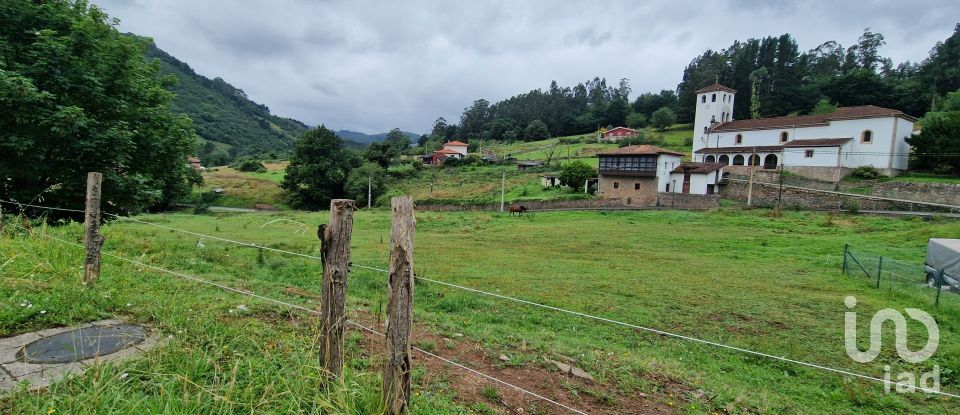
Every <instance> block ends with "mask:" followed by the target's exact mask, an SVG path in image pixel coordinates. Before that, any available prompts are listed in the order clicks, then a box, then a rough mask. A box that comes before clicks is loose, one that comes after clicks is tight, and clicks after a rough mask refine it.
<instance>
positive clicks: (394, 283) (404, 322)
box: [383, 196, 417, 415]
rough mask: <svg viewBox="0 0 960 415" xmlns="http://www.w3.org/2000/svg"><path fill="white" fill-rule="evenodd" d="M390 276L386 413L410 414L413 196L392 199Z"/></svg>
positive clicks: (385, 392)
mask: <svg viewBox="0 0 960 415" xmlns="http://www.w3.org/2000/svg"><path fill="white" fill-rule="evenodd" d="M390 204H391V205H392V207H393V229H392V230H391V232H390V277H389V281H388V284H389V285H388V293H387V295H388V297H387V345H386V348H387V363H386V365H385V367H384V372H383V402H384V413H385V414H387V415H400V414H406V413H407V412H408V411H409V403H410V369H411V367H412V363H411V361H410V331H411V329H412V328H413V234H414V229H415V227H416V223H417V220H416V218H415V217H414V215H413V199H412V198H411V197H410V196H398V197H395V198H393V199H391V200H390Z"/></svg>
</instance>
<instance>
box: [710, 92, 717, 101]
mask: <svg viewBox="0 0 960 415" xmlns="http://www.w3.org/2000/svg"><path fill="white" fill-rule="evenodd" d="M710 102H717V94H712V95H710Z"/></svg>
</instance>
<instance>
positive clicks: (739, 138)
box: [735, 134, 743, 144]
mask: <svg viewBox="0 0 960 415" xmlns="http://www.w3.org/2000/svg"><path fill="white" fill-rule="evenodd" d="M735 143H737V144H743V134H737V138H736V141H735Z"/></svg>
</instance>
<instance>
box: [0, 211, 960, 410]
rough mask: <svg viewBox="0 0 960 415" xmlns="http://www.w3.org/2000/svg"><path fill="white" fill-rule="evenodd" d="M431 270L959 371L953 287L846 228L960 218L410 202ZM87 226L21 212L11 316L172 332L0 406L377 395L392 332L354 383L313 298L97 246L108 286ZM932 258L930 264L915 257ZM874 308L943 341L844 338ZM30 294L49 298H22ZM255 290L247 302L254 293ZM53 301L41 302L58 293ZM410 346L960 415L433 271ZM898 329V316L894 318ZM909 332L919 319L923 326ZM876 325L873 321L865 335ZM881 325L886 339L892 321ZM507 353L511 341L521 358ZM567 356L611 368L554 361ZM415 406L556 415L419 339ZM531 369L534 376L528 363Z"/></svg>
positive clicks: (166, 233)
mask: <svg viewBox="0 0 960 415" xmlns="http://www.w3.org/2000/svg"><path fill="white" fill-rule="evenodd" d="M136 219H137V220H141V221H145V222H149V223H151V224H154V225H161V226H165V227H169V228H176V229H186V230H190V231H192V232H196V233H200V234H207V235H212V236H216V237H218V238H225V239H233V240H238V241H246V242H255V243H258V244H262V245H264V246H267V247H270V248H276V249H281V250H288V251H294V252H299V253H304V254H307V255H317V254H318V246H317V245H318V244H317V240H316V236H315V235H316V226H317V225H318V224H320V223H323V222H325V221H326V214H325V213H324V212H319V213H302V212H288V213H276V214H217V215H203V216H198V215H188V214H166V215H147V216H140V217H137V218H136ZM417 221H418V223H417V234H416V248H415V252H414V265H415V268H416V270H417V274H418V275H419V276H421V277H425V278H429V279H433V280H439V281H444V282H449V283H453V284H459V285H463V286H467V287H471V288H475V289H478V290H483V291H488V292H492V293H497V294H500V295H506V296H511V297H516V298H521V299H525V300H529V301H533V302H537V303H542V304H548V305H551V306H557V307H562V308H565V309H570V310H575V311H579V312H583V313H588V314H591V315H596V316H602V317H604V318H609V319H613V320H618V321H623V322H629V323H631V324H636V325H640V326H644V327H651V328H656V329H661V330H665V331H669V332H672V333H677V334H681V335H685V336H691V337H695V338H699V339H705V340H710V341H715V342H719V343H723V344H728V345H732V346H736V347H742V348H747V349H751V350H756V351H760V352H764V353H769V354H772V355H776V356H786V357H789V358H792V359H797V360H802V361H807V362H815V363H818V364H822V365H826V366H830V367H837V368H845V369H848V370H852V371H856V372H860V373H865V374H869V375H871V376H877V377H882V376H883V365H884V364H890V365H893V366H894V367H893V370H894V373H898V372H902V371H905V370H911V371H914V372H919V371H921V370H928V368H929V366H930V365H932V364H936V365H938V366H939V367H940V368H941V373H942V387H943V389H944V390H946V391H950V392H953V393H956V392H957V391H958V389H960V383H958V382H957V380H956V373H960V342H958V340H960V320H958V319H960V301H957V298H954V297H956V296H952V297H951V296H948V297H945V298H944V301H943V302H942V303H941V305H940V307H938V308H937V307H934V306H933V304H932V302H931V301H930V299H931V297H930V296H929V294H930V293H929V292H928V291H924V290H923V289H921V288H916V289H898V290H886V289H883V290H876V289H874V288H873V287H872V284H873V283H872V282H871V281H869V280H867V279H865V278H860V277H854V276H845V275H843V274H842V273H841V272H840V269H841V265H842V261H843V249H844V245H845V244H852V245H853V246H854V247H855V248H856V249H858V250H860V251H864V252H870V253H874V254H880V255H884V256H886V257H889V258H895V259H898V260H900V261H903V262H905V263H910V264H922V262H923V255H924V250H925V245H926V240H927V239H928V238H930V237H956V236H957V235H960V222H956V221H949V220H945V219H933V220H922V219H919V218H914V219H892V218H877V217H865V216H832V215H825V214H820V213H814V212H784V213H783V215H782V216H778V215H772V214H769V213H768V212H766V211H763V210H756V211H741V210H734V209H721V210H718V211H713V212H669V211H649V212H540V213H537V214H536V215H534V216H532V217H529V216H526V217H523V218H517V217H509V216H506V215H503V214H495V213H434V212H420V213H418V214H417ZM389 227H390V216H389V212H385V211H378V210H372V211H360V212H357V214H356V221H355V224H354V236H353V244H352V250H353V259H352V261H353V263H354V264H355V266H354V267H353V270H352V272H351V274H350V277H349V278H350V279H349V294H348V298H349V305H350V309H351V315H352V316H353V317H352V318H355V319H356V320H357V321H361V322H364V323H365V324H370V325H373V326H376V325H377V324H378V322H381V323H382V318H383V316H382V310H383V308H384V307H385V304H384V302H385V297H384V296H385V276H384V275H383V274H382V273H379V272H376V271H371V270H369V269H365V268H360V267H359V266H356V265H364V266H373V267H381V268H382V267H385V265H386V262H387V258H388V256H389V243H388V242H389V239H390V235H389ZM103 232H104V235H105V236H106V241H107V242H106V245H105V247H104V250H105V252H107V253H112V254H116V255H121V256H124V257H126V258H133V259H135V260H137V261H140V262H143V263H147V264H151V265H155V266H158V267H163V268H166V269H170V270H175V271H178V272H181V273H185V274H189V275H195V276H200V277H202V278H205V279H209V280H212V281H215V282H217V283H221V284H225V285H229V286H232V287H237V288H240V289H242V290H248V291H251V292H255V293H257V294H262V295H264V296H267V297H271V298H278V299H281V300H283V301H286V302H290V303H295V304H298V305H302V306H304V307H308V308H311V309H316V307H317V300H316V298H317V294H318V293H319V292H320V267H319V264H318V263H317V262H316V261H315V260H313V259H310V258H303V257H298V256H291V255H284V254H281V253H278V252H273V251H269V250H266V251H265V250H257V249H255V248H250V247H243V246H238V245H234V244H230V243H226V242H223V241H219V240H217V239H211V238H203V237H197V236H195V235H188V234H183V233H178V232H175V231H172V230H170V229H167V228H160V227H156V226H152V225H148V224H141V223H135V222H130V221H126V220H118V221H115V222H113V223H110V224H109V225H107V226H105V227H104V230H103ZM80 234H81V226H80V225H79V224H68V225H65V226H58V227H43V226H38V227H36V228H34V230H33V233H32V234H29V233H25V232H23V231H17V229H16V228H15V227H11V226H8V227H7V228H6V230H5V232H4V233H3V235H2V237H0V279H2V280H3V284H2V285H0V298H3V299H4V300H3V302H2V303H0V336H3V337H6V336H10V335H13V334H17V333H22V332H27V331H32V330H36V329H41V328H46V327H53V326H58V325H66V324H75V323H81V322H86V321H92V320H97V319H101V318H108V317H113V316H121V317H125V318H128V319H130V320H132V321H136V322H141V323H146V324H150V325H152V326H154V327H157V328H158V329H159V330H161V331H162V332H163V333H164V334H166V335H168V336H170V341H169V342H168V343H167V344H166V345H165V346H163V347H162V348H159V349H157V350H154V351H152V352H151V353H148V354H147V356H146V357H144V358H143V359H139V360H136V361H132V362H129V363H124V364H119V365H114V366H100V367H97V368H95V369H94V370H91V371H89V372H87V373H86V374H84V375H83V376H81V377H77V378H73V379H71V380H68V381H64V382H60V383H56V384H54V385H53V386H51V387H50V388H49V389H48V390H46V391H44V392H41V393H31V392H26V391H21V392H17V393H14V394H12V395H9V396H5V397H3V398H0V412H12V413H38V412H44V413H46V412H47V411H48V410H49V409H53V410H55V411H57V412H59V413H71V414H72V413H148V412H149V413H156V412H165V413H237V412H242V413H250V412H258V413H290V412H297V413H375V412H376V410H377V409H376V405H377V401H378V399H379V393H380V392H379V369H377V368H378V365H379V359H380V357H379V356H380V355H379V353H380V350H381V348H382V345H381V343H379V341H380V340H379V339H378V338H375V337H370V336H364V335H363V334H362V332H359V331H356V330H350V331H349V333H348V358H347V372H346V375H345V379H344V382H342V383H335V384H327V383H325V382H324V381H323V380H322V377H321V376H320V375H319V373H318V368H317V363H316V354H315V349H314V347H315V342H316V339H315V336H316V333H315V330H316V329H315V326H316V321H315V317H314V316H312V315H310V314H307V313H303V312H299V311H296V310H291V309H289V308H287V307H284V306H281V305H276V304H272V303H269V302H264V301H261V300H256V299H251V298H249V297H246V296H242V295H239V294H237V293H230V292H224V291H222V290H219V289H216V288H213V287H209V286H205V285H200V284H197V283H195V282H190V281H186V280H183V279H180V278H177V277H174V276H171V275H168V274H163V273H159V272H157V271H156V270H154V269H151V268H149V267H146V266H142V265H134V264H130V263H127V262H122V261H118V260H116V259H114V258H109V257H108V258H104V266H103V276H102V278H101V280H100V281H99V282H98V283H97V284H96V285H95V286H94V287H89V288H85V287H83V286H81V284H80V280H81V278H80V275H81V271H80V268H79V265H80V264H81V263H82V258H83V253H82V249H79V248H76V247H71V246H69V245H64V244H63V243H61V242H59V241H56V240H53V239H50V238H49V236H52V237H56V238H62V239H65V240H67V241H72V242H78V241H79V240H80ZM916 277H917V278H918V280H919V279H922V275H918V276H916ZM848 295H853V296H856V298H857V304H858V305H857V309H856V311H857V312H858V313H859V314H860V316H861V319H860V321H861V325H863V326H865V325H866V322H865V321H866V320H868V316H870V315H872V314H873V313H874V312H875V311H877V310H880V309H883V308H894V309H900V310H902V309H904V308H906V307H914V308H919V309H922V310H925V311H927V312H929V313H931V314H932V315H933V316H934V317H935V318H936V320H937V322H938V324H939V327H940V346H939V350H938V351H937V352H936V354H935V355H934V357H933V358H932V359H931V360H930V361H928V362H925V363H923V364H918V365H907V364H904V363H902V361H900V360H899V359H898V358H897V357H896V353H895V350H894V348H893V346H892V343H893V342H892V341H891V342H889V343H891V344H886V345H885V346H884V348H883V351H882V353H881V356H880V358H879V359H878V360H876V361H875V362H874V363H870V364H858V363H855V362H853V361H852V360H851V359H850V358H849V357H848V356H847V355H846V353H845V351H844V347H843V336H844V334H843V333H844V332H843V328H844V327H843V318H844V312H846V311H849V309H847V308H846V307H845V306H844V302H843V300H844V298H845V297H846V296H848ZM25 302H28V303H30V304H32V307H29V308H28V307H23V306H21V305H20V304H22V303H25ZM241 305H243V307H241ZM41 310H42V311H43V313H41ZM414 313H415V314H414V319H415V321H416V324H417V327H416V332H417V333H419V334H418V335H417V336H416V338H415V345H416V346H417V347H419V348H421V349H424V350H429V351H432V352H433V353H436V354H438V355H441V356H446V357H448V358H451V359H453V360H459V361H463V362H465V363H468V364H469V365H471V366H472V367H476V368H478V369H481V370H484V371H489V372H490V373H494V374H497V375H498V376H503V377H505V378H507V379H510V380H512V381H514V382H517V383H521V382H524V381H525V380H526V383H524V385H526V386H527V387H529V388H532V389H534V390H536V391H537V392H539V393H541V394H544V395H545V396H549V397H552V398H555V399H558V400H560V401H562V402H565V403H568V404H569V405H571V406H573V407H579V408H581V409H586V410H587V412H589V413H610V414H614V413H653V412H656V411H659V410H663V411H668V412H676V413H694V414H712V413H730V414H734V413H736V414H740V413H797V414H799V413H838V414H860V413H868V414H882V413H890V412H909V413H944V414H945V413H956V412H957V411H958V410H960V401H958V400H956V399H947V398H938V397H930V396H926V395H923V394H884V393H883V390H882V386H881V385H878V384H876V383H872V382H868V381H864V380H856V379H851V378H847V377H844V376H840V375H837V374H833V373H825V372H822V371H818V370H814V369H810V368H805V367H800V366H797V365H793V364H788V363H784V362H779V361H773V360H769V359H765V358H760V357H755V356H749V355H744V354H742V353H737V352H733V351H729V350H723V349H718V348H715V347H712V346H707V345H702V344H697V343H692V342H689V341H685V340H680V339H672V338H667V337H662V336H659V335H655V334H651V333H645V332H642V331H634V330H630V329H626V328H624V327H620V326H616V325H610V324H605V323H600V322H597V321H593V320H585V319H583V318H580V317H576V316H572V315H569V314H562V313H557V312H554V311H551V310H545V309H542V308H536V307H531V306H529V305H523V304H518V303H514V302H509V301H505V300H502V299H497V298H493V297H490V296H480V295H477V294H476V293H471V292H466V291H462V290H458V289H456V288H452V287H450V286H445V285H439V284H436V283H431V282H427V281H424V280H418V282H417V287H416V297H415V311H414ZM887 329H890V330H888V331H890V332H892V328H891V327H887ZM910 329H911V334H914V332H917V333H916V335H911V337H910V346H911V348H912V349H914V350H916V349H918V348H919V345H921V344H922V343H923V342H924V341H925V336H923V335H922V333H920V332H919V331H920V330H919V329H920V328H919V327H914V325H911V328H910ZM866 332H867V330H865V329H864V330H861V332H860V338H861V339H862V340H863V341H862V342H861V347H862V348H865V345H866V338H867V337H868V334H867V333H866ZM887 334H889V335H890V336H885V338H893V337H892V333H887ZM504 357H505V358H506V359H504ZM545 359H549V360H557V361H563V362H569V363H571V364H573V365H575V366H577V367H579V368H582V369H584V370H585V371H586V372H588V373H589V374H590V375H591V376H592V377H593V378H594V379H595V380H594V381H583V380H580V379H577V378H572V377H566V376H564V375H562V374H560V373H557V372H556V367H555V366H554V365H553V364H552V363H548V362H546V361H545ZM414 363H415V370H414V382H415V384H414V391H415V397H414V399H413V413H418V414H446V413H449V414H461V413H509V411H510V409H508V408H512V409H513V410H515V409H516V408H518V407H522V408H524V411H525V413H563V412H562V411H561V410H559V409H557V407H554V406H551V405H549V404H545V403H543V402H536V401H535V400H532V399H526V398H522V397H519V396H517V395H516V393H515V392H510V391H509V390H508V389H507V388H502V387H495V385H493V386H491V385H489V382H485V381H483V380H481V379H478V378H475V377H469V376H465V375H464V374H463V372H461V371H458V370H457V369H456V368H451V367H447V366H444V365H442V364H438V363H437V362H436V361H433V360H431V359H428V358H427V357H425V356H418V357H417V358H416V359H415V360H414ZM530 379H537V381H534V382H531V381H530Z"/></svg>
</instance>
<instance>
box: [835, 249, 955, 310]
mask: <svg viewBox="0 0 960 415" xmlns="http://www.w3.org/2000/svg"><path fill="white" fill-rule="evenodd" d="M843 256H844V258H843V273H844V274H845V275H849V276H851V277H859V278H862V279H864V281H865V282H867V283H868V284H870V285H871V286H873V287H874V288H876V289H878V290H886V291H887V292H888V293H889V294H891V295H893V294H894V293H896V294H897V295H900V296H902V297H906V298H908V299H910V300H913V301H915V302H917V303H918V304H934V305H936V306H938V307H940V306H945V307H951V308H960V290H958V289H957V287H953V286H951V285H950V284H948V283H946V282H944V281H943V280H942V279H941V277H940V275H939V274H938V273H936V272H934V273H928V270H927V268H926V266H925V265H924V264H923V262H919V263H917V262H906V261H900V260H896V259H893V258H889V257H884V256H881V255H876V254H871V253H867V252H861V251H856V250H855V249H853V248H852V247H850V246H849V245H847V246H846V247H844V255H843Z"/></svg>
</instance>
